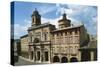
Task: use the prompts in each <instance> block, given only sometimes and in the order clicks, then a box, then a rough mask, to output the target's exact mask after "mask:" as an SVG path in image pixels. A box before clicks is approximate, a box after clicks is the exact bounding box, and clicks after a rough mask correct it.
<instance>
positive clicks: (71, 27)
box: [52, 25, 83, 32]
mask: <svg viewBox="0 0 100 67" xmlns="http://www.w3.org/2000/svg"><path fill="white" fill-rule="evenodd" d="M82 26H83V25H78V26H70V27H66V28H62V29H58V30H54V31H52V32H57V31H62V30H68V29H73V28H79V27H82Z"/></svg>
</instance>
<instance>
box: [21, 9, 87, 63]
mask: <svg viewBox="0 0 100 67" xmlns="http://www.w3.org/2000/svg"><path fill="white" fill-rule="evenodd" d="M31 18H32V24H31V27H29V28H28V34H27V36H26V37H22V38H21V45H22V46H23V43H25V44H26V45H24V47H27V49H26V50H28V56H29V59H30V60H32V61H33V62H34V63H55V62H58V63H65V62H78V61H81V58H82V57H81V50H79V49H80V48H81V47H84V46H87V44H88V43H89V35H88V33H87V31H86V29H85V27H84V25H78V26H73V25H72V24H71V20H69V19H68V18H67V17H66V14H65V13H64V14H63V15H62V18H61V19H60V20H58V24H59V29H56V27H55V25H52V24H49V23H44V24H41V15H40V14H39V12H38V11H37V10H36V9H35V11H33V14H32V15H31ZM25 40H27V41H25ZM24 41H25V42H24ZM22 50H23V48H22Z"/></svg>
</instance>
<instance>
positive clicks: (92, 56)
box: [90, 51, 94, 61]
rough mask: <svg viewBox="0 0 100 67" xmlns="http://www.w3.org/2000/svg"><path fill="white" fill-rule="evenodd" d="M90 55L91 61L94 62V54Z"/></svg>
mask: <svg viewBox="0 0 100 67" xmlns="http://www.w3.org/2000/svg"><path fill="white" fill-rule="evenodd" d="M90 54H91V61H93V60H94V52H93V51H91V52H90Z"/></svg>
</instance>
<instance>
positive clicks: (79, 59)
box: [78, 51, 81, 62]
mask: <svg viewBox="0 0 100 67" xmlns="http://www.w3.org/2000/svg"><path fill="white" fill-rule="evenodd" d="M78 61H79V62H81V51H79V56H78Z"/></svg>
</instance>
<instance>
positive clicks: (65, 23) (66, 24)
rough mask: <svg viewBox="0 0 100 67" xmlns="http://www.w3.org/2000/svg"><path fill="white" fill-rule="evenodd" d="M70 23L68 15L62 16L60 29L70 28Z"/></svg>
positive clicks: (59, 22)
mask: <svg viewBox="0 0 100 67" xmlns="http://www.w3.org/2000/svg"><path fill="white" fill-rule="evenodd" d="M70 22H71V20H69V19H67V17H66V14H65V13H64V14H63V15H62V19H61V20H59V21H58V24H59V29H62V28H65V27H70V25H71V24H70Z"/></svg>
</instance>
